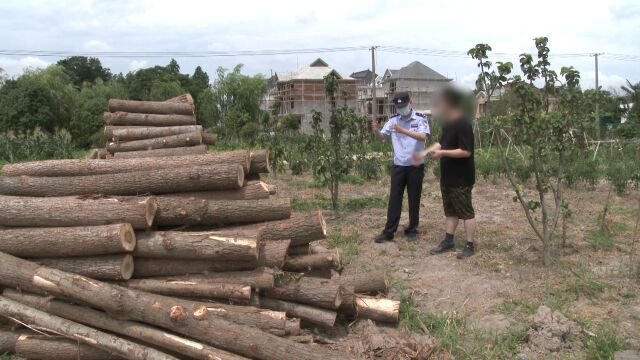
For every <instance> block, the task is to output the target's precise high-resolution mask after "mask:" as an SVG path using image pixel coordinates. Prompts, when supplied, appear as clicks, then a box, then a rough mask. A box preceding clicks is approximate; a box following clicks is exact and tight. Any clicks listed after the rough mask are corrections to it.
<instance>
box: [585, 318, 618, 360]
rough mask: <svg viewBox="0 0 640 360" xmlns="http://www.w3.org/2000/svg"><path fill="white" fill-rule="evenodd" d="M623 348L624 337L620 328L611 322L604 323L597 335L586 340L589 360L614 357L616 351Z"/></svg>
mask: <svg viewBox="0 0 640 360" xmlns="http://www.w3.org/2000/svg"><path fill="white" fill-rule="evenodd" d="M620 349H622V339H621V338H620V335H619V334H618V329H617V328H616V327H615V326H611V325H610V324H604V325H602V326H601V327H600V328H599V329H598V331H597V332H596V336H590V337H589V338H587V340H586V341H585V352H586V356H587V359H588V360H605V359H606V360H608V359H613V356H614V354H615V352H616V351H618V350H620Z"/></svg>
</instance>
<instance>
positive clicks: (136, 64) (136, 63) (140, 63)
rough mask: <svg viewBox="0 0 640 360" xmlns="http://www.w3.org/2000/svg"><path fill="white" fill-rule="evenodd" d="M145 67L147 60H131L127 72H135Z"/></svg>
mask: <svg viewBox="0 0 640 360" xmlns="http://www.w3.org/2000/svg"><path fill="white" fill-rule="evenodd" d="M146 66H147V60H133V61H132V62H130V63H129V70H131V71H136V70H138V69H142V68H143V67H146Z"/></svg>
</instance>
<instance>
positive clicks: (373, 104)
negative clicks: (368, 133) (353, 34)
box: [371, 46, 378, 123]
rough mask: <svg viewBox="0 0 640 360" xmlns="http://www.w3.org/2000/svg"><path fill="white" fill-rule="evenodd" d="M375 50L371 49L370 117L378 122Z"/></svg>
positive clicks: (374, 48)
mask: <svg viewBox="0 0 640 360" xmlns="http://www.w3.org/2000/svg"><path fill="white" fill-rule="evenodd" d="M376 48H377V46H372V47H371V72H372V74H371V117H372V121H375V122H376V123H377V122H378V98H377V97H376Z"/></svg>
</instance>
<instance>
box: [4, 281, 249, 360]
mask: <svg viewBox="0 0 640 360" xmlns="http://www.w3.org/2000/svg"><path fill="white" fill-rule="evenodd" d="M2 295H3V296H4V297H7V298H9V299H12V300H15V301H18V302H21V303H23V304H26V305H28V306H31V307H34V308H37V309H39V310H42V311H45V312H47V313H50V314H53V315H56V316H60V317H63V318H65V319H69V320H71V321H76V322H79V323H81V324H85V325H91V326H94V327H96V328H99V329H102V330H106V331H109V332H112V333H115V334H119V335H124V336H126V337H130V338H133V339H136V340H140V341H142V342H145V343H148V344H151V345H155V346H158V347H160V348H163V349H166V350H169V351H172V352H175V353H178V354H183V355H186V356H189V357H191V358H194V359H200V360H211V359H220V360H243V359H246V358H245V357H242V356H239V355H235V354H232V353H229V352H227V351H224V350H220V349H217V348H214V347H212V346H209V345H206V344H204V343H199V342H197V341H194V340H191V339H186V338H183V337H181V336H177V335H174V334H172V333H168V332H165V331H163V330H160V329H158V328H154V327H151V326H148V325H144V324H141V323H138V322H134V321H126V320H117V319H114V318H113V317H111V316H109V315H108V314H106V313H104V312H102V311H98V310H94V309H91V308H88V307H84V306H78V305H71V304H68V303H66V302H63V301H59V300H54V299H52V298H51V297H44V296H38V295H33V294H27V293H24V292H19V291H16V290H12V289H5V290H4V292H3V293H2Z"/></svg>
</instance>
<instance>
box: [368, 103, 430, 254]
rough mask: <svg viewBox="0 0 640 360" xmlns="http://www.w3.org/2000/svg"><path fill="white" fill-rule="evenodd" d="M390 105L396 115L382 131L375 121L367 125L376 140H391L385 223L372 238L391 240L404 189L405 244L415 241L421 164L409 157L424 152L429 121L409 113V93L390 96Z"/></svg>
mask: <svg viewBox="0 0 640 360" xmlns="http://www.w3.org/2000/svg"><path fill="white" fill-rule="evenodd" d="M393 104H394V105H395V106H396V109H397V111H398V114H396V115H394V116H392V117H390V118H389V121H387V123H386V124H384V126H383V127H382V130H380V129H379V126H378V123H377V122H376V121H375V120H374V121H373V122H372V124H371V128H372V130H373V133H374V135H375V136H377V137H378V138H380V139H384V138H385V137H391V143H392V144H393V172H392V174H391V190H390V193H389V207H388V210H387V224H386V225H385V227H384V230H383V231H382V233H381V234H380V235H378V236H377V237H376V238H375V242H377V243H383V242H385V241H389V240H393V237H394V234H395V232H396V230H398V224H399V223H400V213H401V212H402V197H403V196H404V189H405V187H406V188H407V196H408V199H409V225H408V226H407V227H406V228H405V229H404V235H405V237H406V239H407V240H408V241H414V240H415V239H416V237H417V235H418V231H417V228H418V223H419V221H420V196H421V195H422V179H423V178H424V163H423V162H422V161H420V162H419V163H417V165H414V163H413V162H412V157H413V154H414V153H416V152H418V151H421V150H423V149H424V143H425V140H427V136H428V135H429V134H430V131H429V122H428V120H427V118H426V116H424V115H423V114H421V113H418V112H416V111H414V110H413V107H412V103H411V99H410V98H409V93H407V92H397V93H396V94H395V95H394V97H393Z"/></svg>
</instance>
